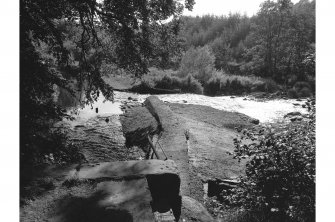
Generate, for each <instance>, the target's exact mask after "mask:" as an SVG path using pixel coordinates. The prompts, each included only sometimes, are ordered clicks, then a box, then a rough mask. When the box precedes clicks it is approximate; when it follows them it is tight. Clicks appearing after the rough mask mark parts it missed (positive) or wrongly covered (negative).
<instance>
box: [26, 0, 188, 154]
mask: <svg viewBox="0 0 335 222" xmlns="http://www.w3.org/2000/svg"><path fill="white" fill-rule="evenodd" d="M193 4H194V1H193V0H185V1H184V4H183V3H180V1H177V0H169V1H147V0H141V1H138V0H132V1H123V0H116V1H114V0H104V1H102V2H101V1H99V2H98V1H96V0H70V1H69V0H53V1H44V0H22V1H21V5H20V6H21V7H20V69H21V70H20V84H21V85H20V88H21V90H20V107H21V113H20V123H21V127H20V130H21V154H22V155H23V156H22V157H23V158H24V160H27V159H31V157H30V156H29V155H32V153H33V152H32V150H36V149H37V148H36V147H35V145H36V144H37V141H42V140H43V138H42V136H37V133H36V132H37V131H40V132H43V131H44V132H46V130H45V128H46V129H50V127H48V126H47V125H46V124H45V123H46V121H47V120H51V119H54V118H60V117H62V116H64V112H63V110H61V109H60V108H59V107H57V106H56V104H55V102H54V100H53V99H52V96H53V93H54V86H55V85H58V86H61V87H64V88H69V89H71V85H70V84H69V81H68V80H67V79H66V78H65V77H67V75H71V76H72V77H74V78H75V79H77V80H78V81H79V82H80V83H82V82H84V81H86V83H87V85H88V88H87V91H86V99H87V100H88V101H92V100H94V99H96V98H97V94H98V93H99V91H101V92H102V93H103V95H104V96H105V97H107V98H112V89H111V88H110V87H109V86H108V85H107V84H105V82H104V81H103V79H102V75H101V65H102V64H104V62H106V61H107V63H108V62H109V61H110V60H112V62H114V63H115V64H116V65H117V66H118V67H119V68H122V69H125V70H129V71H131V72H132V73H134V74H135V75H141V74H143V73H145V72H147V65H148V61H149V59H150V57H151V56H152V55H153V52H152V51H153V42H152V41H151V39H150V34H151V33H152V32H153V30H152V28H151V27H152V25H153V24H156V23H158V22H160V21H163V20H166V19H168V18H170V17H171V16H173V17H175V18H177V17H179V16H180V15H181V12H182V10H183V9H184V7H186V8H187V9H192V6H193ZM41 45H42V46H43V45H46V46H45V47H41ZM110 48H113V50H112V53H109V52H108V49H110ZM73 63H74V64H75V65H74V64H73ZM42 128H43V130H42ZM34 144H35V145H34ZM41 146H43V144H42V145H41ZM41 146H40V147H41ZM34 147H35V148H34ZM39 152H41V151H39ZM27 155H28V156H29V157H28V156H27Z"/></svg>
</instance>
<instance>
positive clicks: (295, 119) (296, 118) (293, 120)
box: [290, 116, 302, 122]
mask: <svg viewBox="0 0 335 222" xmlns="http://www.w3.org/2000/svg"><path fill="white" fill-rule="evenodd" d="M290 120H291V122H295V121H301V120H302V117H301V116H295V117H292V118H291V119H290Z"/></svg>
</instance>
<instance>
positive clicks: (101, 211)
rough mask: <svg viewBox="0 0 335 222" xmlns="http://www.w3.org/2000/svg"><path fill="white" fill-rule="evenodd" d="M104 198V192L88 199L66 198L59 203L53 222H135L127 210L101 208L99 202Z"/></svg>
mask: <svg viewBox="0 0 335 222" xmlns="http://www.w3.org/2000/svg"><path fill="white" fill-rule="evenodd" d="M104 197H105V194H103V192H97V193H95V194H93V195H92V196H90V197H88V198H83V197H73V196H67V197H66V198H64V199H61V200H59V201H58V203H57V205H58V207H57V208H58V210H57V212H56V216H54V217H53V221H62V222H94V221H100V222H104V221H106V222H107V221H115V222H132V221H133V217H132V215H131V214H130V213H129V212H128V211H127V210H123V209H112V208H106V207H101V206H100V205H99V203H98V202H99V200H101V199H103V198H104Z"/></svg>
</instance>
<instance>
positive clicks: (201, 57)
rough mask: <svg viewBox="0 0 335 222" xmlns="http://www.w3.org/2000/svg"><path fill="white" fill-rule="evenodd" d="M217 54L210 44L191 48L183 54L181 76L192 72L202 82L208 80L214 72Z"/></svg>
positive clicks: (179, 74) (179, 73)
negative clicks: (213, 51)
mask: <svg viewBox="0 0 335 222" xmlns="http://www.w3.org/2000/svg"><path fill="white" fill-rule="evenodd" d="M214 62H215V56H214V54H213V53H212V51H211V50H210V48H209V47H208V46H204V47H198V48H190V49H189V50H187V51H186V53H185V54H184V55H183V58H182V60H181V64H180V70H179V72H178V76H179V77H182V78H183V77H186V76H187V75H189V74H191V75H192V76H193V77H194V78H196V79H197V80H198V81H199V82H200V83H202V84H204V83H205V82H206V81H208V80H209V79H210V78H211V76H212V74H213V72H214Z"/></svg>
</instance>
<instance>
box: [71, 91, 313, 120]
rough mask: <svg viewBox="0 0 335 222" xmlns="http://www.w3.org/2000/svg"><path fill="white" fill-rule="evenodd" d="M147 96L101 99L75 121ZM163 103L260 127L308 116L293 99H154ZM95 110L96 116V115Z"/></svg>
mask: <svg viewBox="0 0 335 222" xmlns="http://www.w3.org/2000/svg"><path fill="white" fill-rule="evenodd" d="M148 96H150V95H140V94H135V93H125V92H115V101H114V103H113V102H111V101H105V99H104V97H103V96H102V95H100V97H99V99H98V101H97V102H95V103H94V104H92V105H88V106H85V107H84V108H83V109H79V110H78V117H80V118H83V119H88V118H92V117H105V116H111V115H119V114H122V113H123V112H122V110H121V107H120V106H121V104H122V103H121V101H125V100H128V97H132V98H134V99H138V102H141V103H142V102H144V100H145V99H146V98H147V97H148ZM157 97H158V98H159V99H161V100H162V101H166V102H170V103H186V104H196V105H203V106H210V107H213V108H215V109H219V110H225V111H231V112H239V113H243V114H246V115H248V116H250V117H253V118H256V119H259V120H260V122H261V123H270V122H275V121H279V120H282V119H283V116H284V115H285V114H287V113H289V112H295V111H298V112H301V113H302V114H304V113H307V110H306V109H304V108H302V107H301V106H300V105H299V106H297V105H293V104H294V103H295V104H303V103H305V100H303V101H296V100H294V99H288V100H284V99H274V100H268V101H260V100H258V101H257V100H255V99H252V98H249V97H231V96H219V97H209V96H203V95H196V94H166V95H157ZM96 108H98V113H96Z"/></svg>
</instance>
